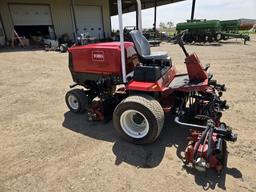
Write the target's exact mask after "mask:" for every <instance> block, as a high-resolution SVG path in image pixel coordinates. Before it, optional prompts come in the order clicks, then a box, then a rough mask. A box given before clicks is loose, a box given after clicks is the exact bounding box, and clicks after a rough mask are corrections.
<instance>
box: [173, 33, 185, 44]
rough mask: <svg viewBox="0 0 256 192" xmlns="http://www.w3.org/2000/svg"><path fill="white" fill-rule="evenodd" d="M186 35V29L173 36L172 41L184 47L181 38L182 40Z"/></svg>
mask: <svg viewBox="0 0 256 192" xmlns="http://www.w3.org/2000/svg"><path fill="white" fill-rule="evenodd" d="M187 33H188V29H186V30H183V31H181V32H180V33H179V34H177V35H175V36H174V37H173V38H172V40H173V41H174V43H177V44H179V45H181V44H182V45H184V41H183V38H184V36H185V34H187Z"/></svg>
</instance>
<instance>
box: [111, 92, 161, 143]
mask: <svg viewBox="0 0 256 192" xmlns="http://www.w3.org/2000/svg"><path fill="white" fill-rule="evenodd" d="M113 123H114V127H115V129H116V131H117V132H118V133H119V135H121V137H123V138H124V139H125V140H127V141H129V142H131V143H135V144H148V143H153V142H154V141H155V140H156V139H157V138H158V136H159V134H160V133H161V131H162V128H163V125H164V111H163V109H162V107H161V105H160V104H159V102H158V101H157V100H155V99H154V98H152V97H150V96H148V95H134V96H130V97H127V98H126V99H124V100H123V101H122V102H121V103H119V105H118V106H117V107H116V108H115V111H114V113H113Z"/></svg>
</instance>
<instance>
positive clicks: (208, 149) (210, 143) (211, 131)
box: [206, 128, 213, 160]
mask: <svg viewBox="0 0 256 192" xmlns="http://www.w3.org/2000/svg"><path fill="white" fill-rule="evenodd" d="M212 134H213V128H211V129H210V131H209V135H208V148H207V158H206V159H207V160H209V158H210V156H211V154H212Z"/></svg>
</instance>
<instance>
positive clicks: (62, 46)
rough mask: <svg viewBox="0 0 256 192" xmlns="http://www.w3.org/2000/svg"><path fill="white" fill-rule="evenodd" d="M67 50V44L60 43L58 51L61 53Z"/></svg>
mask: <svg viewBox="0 0 256 192" xmlns="http://www.w3.org/2000/svg"><path fill="white" fill-rule="evenodd" d="M67 50H68V45H66V44H61V45H60V52H61V53H66V52H67Z"/></svg>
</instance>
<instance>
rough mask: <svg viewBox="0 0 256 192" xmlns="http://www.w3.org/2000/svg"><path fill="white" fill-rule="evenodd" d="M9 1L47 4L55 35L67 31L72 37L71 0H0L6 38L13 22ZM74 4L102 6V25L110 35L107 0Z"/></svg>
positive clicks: (9, 36) (90, 0)
mask: <svg viewBox="0 0 256 192" xmlns="http://www.w3.org/2000/svg"><path fill="white" fill-rule="evenodd" d="M9 3H21V4H48V5H50V8H51V13H52V20H53V25H54V29H55V33H56V35H57V36H58V37H59V36H61V35H62V34H63V33H68V34H69V35H70V37H73V33H74V26H73V21H72V12H71V0H44V1H42V0H0V14H1V16H2V21H3V26H4V29H5V32H6V36H7V38H8V39H11V33H12V29H13V23H12V19H11V14H10V11H9V6H8V4H9ZM74 4H75V5H96V6H101V7H102V12H103V13H102V14H103V25H104V31H105V34H106V36H107V37H108V36H110V32H111V23H110V22H111V21H110V13H109V1H108V0H74Z"/></svg>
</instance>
